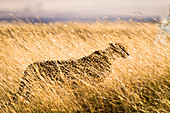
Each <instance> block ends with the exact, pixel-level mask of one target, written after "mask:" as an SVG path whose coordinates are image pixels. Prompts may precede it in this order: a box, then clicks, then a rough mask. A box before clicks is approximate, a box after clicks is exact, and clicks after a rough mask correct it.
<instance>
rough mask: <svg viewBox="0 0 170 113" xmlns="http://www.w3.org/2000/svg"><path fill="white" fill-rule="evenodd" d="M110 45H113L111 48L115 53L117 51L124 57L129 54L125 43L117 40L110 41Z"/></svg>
mask: <svg viewBox="0 0 170 113" xmlns="http://www.w3.org/2000/svg"><path fill="white" fill-rule="evenodd" d="M109 45H110V46H111V47H110V48H111V49H112V51H113V53H116V54H117V55H119V56H121V57H123V58H126V57H127V56H129V53H128V52H127V50H126V48H125V46H124V45H123V44H121V43H118V42H116V43H115V44H113V43H109Z"/></svg>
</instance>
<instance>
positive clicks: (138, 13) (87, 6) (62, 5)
mask: <svg viewBox="0 0 170 113" xmlns="http://www.w3.org/2000/svg"><path fill="white" fill-rule="evenodd" d="M168 2H169V0H0V21H2V20H6V21H11V20H12V19H13V18H14V17H17V18H20V19H24V18H29V19H30V20H34V21H36V20H37V19H36V16H38V17H39V18H40V19H41V21H43V22H57V21H58V22H66V21H85V22H91V21H96V19H99V20H107V21H116V20H117V18H118V17H120V18H121V19H122V20H129V19H133V20H135V19H136V20H138V18H139V17H142V18H145V19H146V20H147V21H154V19H153V17H154V18H157V19H158V18H161V17H166V18H167V17H168V13H169V6H168Z"/></svg>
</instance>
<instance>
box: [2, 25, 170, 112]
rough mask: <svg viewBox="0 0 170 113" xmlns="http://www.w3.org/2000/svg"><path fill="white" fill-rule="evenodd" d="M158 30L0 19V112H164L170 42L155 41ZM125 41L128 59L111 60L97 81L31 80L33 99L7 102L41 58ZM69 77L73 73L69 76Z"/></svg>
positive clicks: (72, 55) (169, 99)
mask: <svg viewBox="0 0 170 113" xmlns="http://www.w3.org/2000/svg"><path fill="white" fill-rule="evenodd" d="M158 32H159V29H158V27H157V25H155V24H150V23H136V22H131V23H126V22H122V23H91V24H88V23H66V24H41V23H38V24H31V23H29V24H26V23H22V22H20V23H17V24H9V23H5V24H4V23H1V24H0V105H1V106H3V107H2V108H0V112H78V111H79V112H103V111H104V112H111V111H112V112H137V111H140V112H150V111H155V112H170V110H169V108H170V95H169V94H170V92H169V91H170V82H169V80H170V79H169V78H170V76H169V75H170V68H169V66H170V65H169V62H170V58H169V57H170V54H169V53H170V42H169V38H170V37H169V35H167V38H166V39H164V37H159V38H160V39H164V40H166V41H165V43H163V44H161V43H159V42H157V41H156V39H157V38H158V35H157V34H158ZM109 42H113V43H114V42H121V43H123V44H126V46H127V48H128V52H129V54H130V57H129V58H126V59H123V58H120V59H117V60H113V62H112V74H110V75H108V77H107V78H105V80H104V81H102V82H100V83H94V82H93V83H92V82H91V81H83V82H78V85H77V88H75V89H74V90H73V89H72V88H71V86H70V84H69V83H68V84H63V85H62V87H60V86H59V85H56V83H54V84H53V85H52V84H49V83H48V82H42V81H41V82H40V81H37V82H36V84H40V85H44V87H45V88H44V89H42V88H38V87H34V88H33V91H34V92H33V93H35V94H36V99H33V100H32V101H31V102H27V101H25V100H24V99H23V98H22V97H20V98H19V100H18V102H13V101H12V102H11V104H12V105H6V106H4V104H5V103H8V101H9V100H12V99H11V98H12V97H11V94H12V93H15V92H17V90H18V87H19V82H20V79H21V78H22V76H23V72H24V70H25V69H26V67H27V66H28V65H29V64H31V63H33V62H36V61H42V60H68V59H77V58H81V57H83V56H86V55H89V54H90V53H92V52H93V51H95V50H100V49H104V48H106V47H108V43H109ZM73 76H74V75H73Z"/></svg>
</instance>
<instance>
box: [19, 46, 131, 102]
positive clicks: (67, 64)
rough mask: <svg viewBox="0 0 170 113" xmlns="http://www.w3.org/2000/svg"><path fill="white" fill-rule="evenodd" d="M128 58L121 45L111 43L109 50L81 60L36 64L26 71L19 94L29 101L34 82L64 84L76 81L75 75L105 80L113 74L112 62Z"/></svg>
mask: <svg viewBox="0 0 170 113" xmlns="http://www.w3.org/2000/svg"><path fill="white" fill-rule="evenodd" d="M126 56H129V54H128V52H127V51H126V49H125V48H124V46H122V44H121V43H116V44H113V43H110V44H109V47H108V48H106V49H104V50H99V51H95V52H93V53H91V54H90V55H88V56H85V57H82V58H80V59H76V60H61V61H58V60H57V61H55V60H53V61H42V62H35V63H33V64H30V65H29V66H28V67H27V69H26V70H25V72H24V76H23V78H22V81H21V83H20V87H19V90H18V92H17V94H19V95H20V96H22V97H24V98H25V99H27V100H29V99H28V97H29V95H30V90H31V86H32V81H39V80H42V81H43V80H44V79H50V80H51V81H61V82H62V83H64V79H66V80H73V79H76V76H73V75H77V76H80V77H82V79H83V77H84V75H87V76H89V77H92V78H94V79H98V78H104V77H105V74H106V73H111V60H114V59H116V58H118V57H123V58H126ZM60 75H62V76H60ZM63 77H64V78H63Z"/></svg>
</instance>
